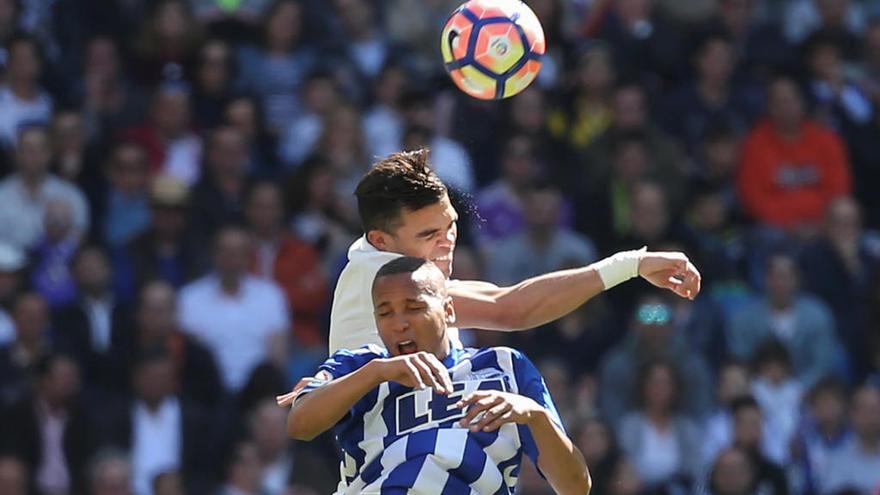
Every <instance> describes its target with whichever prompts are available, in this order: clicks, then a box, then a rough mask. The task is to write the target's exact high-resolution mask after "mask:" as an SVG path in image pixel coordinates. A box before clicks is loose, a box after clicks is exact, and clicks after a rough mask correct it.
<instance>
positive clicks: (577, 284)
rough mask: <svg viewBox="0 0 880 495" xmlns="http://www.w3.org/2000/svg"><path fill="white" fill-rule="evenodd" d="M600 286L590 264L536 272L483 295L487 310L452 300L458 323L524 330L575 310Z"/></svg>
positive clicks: (598, 290) (600, 287) (599, 290)
mask: <svg viewBox="0 0 880 495" xmlns="http://www.w3.org/2000/svg"><path fill="white" fill-rule="evenodd" d="M603 289H604V285H603V284H602V279H601V278H600V277H599V274H598V272H597V271H596V270H595V269H594V268H592V267H589V266H588V267H583V268H574V269H570V270H561V271H557V272H551V273H546V274H544V275H539V276H537V277H533V278H530V279H527V280H523V281H522V282H520V283H518V284H516V285H513V286H510V287H505V288H500V289H497V290H496V291H494V293H493V294H490V295H488V296H487V299H488V300H489V301H491V303H490V304H491V306H492V307H491V311H486V308H485V307H484V308H481V307H479V306H474V307H473V310H470V306H467V307H462V306H461V305H459V304H458V303H459V301H458V300H457V299H456V309H457V314H458V321H457V323H458V326H460V327H463V328H468V327H472V328H485V329H493V330H525V329H528V328H534V327H537V326H540V325H543V324H545V323H549V322H551V321H553V320H556V319H558V318H560V317H562V316H565V315H567V314H568V313H570V312H572V311H574V310H575V309H577V308H578V307H579V306H580V305H582V304H583V303H585V302H586V301H588V300H589V299H590V298H592V297H593V296H595V295H596V294H598V293H600V292H602V290H603Z"/></svg>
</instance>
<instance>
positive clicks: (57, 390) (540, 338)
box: [0, 0, 880, 495]
mask: <svg viewBox="0 0 880 495" xmlns="http://www.w3.org/2000/svg"><path fill="white" fill-rule="evenodd" d="M457 3H458V0H332V1H328V0H275V1H270V0H24V1H21V0H0V493H3V494H10V495H24V494H28V495H30V494H39V495H78V494H90V495H128V494H131V495H154V494H155V495H176V494H183V493H186V494H191V495H204V494H215V493H216V494H225V495H294V494H314V493H328V492H330V491H332V489H333V488H334V487H335V484H336V482H337V481H338V470H337V468H336V463H337V459H336V455H337V450H336V448H335V446H334V444H333V440H332V438H330V437H328V436H323V437H321V438H319V440H317V441H315V442H311V443H296V444H294V443H293V442H291V441H290V440H288V437H287V435H286V433H285V418H286V411H285V410H284V409H281V408H278V407H277V406H275V404H274V400H273V397H274V396H275V395H276V394H279V393H283V392H284V391H286V390H289V387H290V386H291V385H292V384H293V383H295V382H296V381H297V380H298V379H299V378H300V377H302V376H304V375H309V374H311V373H313V372H314V369H315V367H316V365H317V364H318V363H320V362H321V361H322V360H323V358H325V357H326V349H327V330H328V328H327V327H328V321H329V318H328V312H329V306H330V301H331V298H332V290H333V287H334V285H335V280H336V277H337V276H338V274H339V272H340V270H341V268H342V266H343V265H344V263H345V261H346V250H347V248H348V245H349V244H350V243H351V242H352V241H353V240H354V239H356V238H357V236H359V235H360V234H361V232H360V230H359V225H358V217H357V211H356V204H355V203H354V198H353V196H352V192H353V188H354V185H355V184H356V183H357V181H358V180H359V178H360V177H361V175H362V174H363V173H364V172H365V171H366V170H367V169H368V167H369V166H370V164H371V163H372V162H373V161H375V160H376V159H377V158H378V157H381V156H383V155H385V154H387V153H390V152H393V151H395V150H399V149H413V148H416V147H422V146H427V147H429V148H430V149H431V150H432V155H431V156H432V160H433V165H434V166H435V167H436V171H437V173H438V174H439V175H440V177H441V178H442V179H443V180H444V181H445V182H446V183H447V184H449V185H450V187H451V188H452V195H453V200H454V203H455V205H456V206H457V208H458V210H459V212H460V213H461V220H460V225H459V233H460V234H459V239H458V247H457V253H456V266H455V273H454V276H455V277H456V278H461V279H485V280H491V281H493V282H496V283H499V284H509V283H514V282H517V281H519V280H522V279H524V278H527V277H530V276H534V275H537V274H540V273H543V272H546V271H550V270H556V269H561V268H567V267H571V266H582V265H584V264H588V263H590V262H592V261H595V260H597V259H599V258H601V257H604V256H607V255H610V254H612V253H613V252H615V251H618V250H622V249H633V248H639V247H641V246H643V245H647V246H649V247H650V248H651V249H653V250H664V249H670V250H683V251H685V252H686V253H687V254H688V255H689V256H690V257H691V259H692V260H693V261H694V262H695V264H696V265H697V266H698V268H699V269H700V270H701V272H702V274H703V290H702V293H701V294H700V296H699V297H698V298H696V300H694V301H689V300H685V299H680V298H676V297H675V296H673V295H672V294H671V293H665V292H657V290H656V289H652V288H651V287H650V286H649V285H648V284H647V283H645V282H644V281H641V280H634V281H631V282H628V283H626V284H624V285H622V286H619V287H617V288H615V289H613V290H612V291H609V292H607V293H604V294H602V295H600V296H599V297H596V298H594V299H593V300H591V301H589V302H588V303H587V304H585V305H584V306H582V307H581V308H579V309H577V310H576V311H575V312H573V313H571V314H569V315H568V316H566V317H564V318H562V319H561V320H559V321H557V322H554V323H552V324H549V325H547V326H546V327H544V328H538V329H533V330H530V331H525V332H519V333H513V334H508V333H500V332H486V331H467V330H465V331H464V332H463V338H464V339H465V340H466V342H467V343H468V344H469V345H478V346H487V345H511V346H514V347H517V348H519V349H522V350H524V351H525V352H526V353H527V354H528V356H529V357H530V358H531V359H532V360H533V361H535V362H536V363H538V365H539V368H540V369H541V371H542V373H543V374H544V376H545V378H546V380H547V382H548V385H549V387H550V389H551V391H552V392H553V393H554V396H555V398H556V401H557V405H558V407H559V409H560V411H561V413H562V415H563V417H564V419H565V421H566V426H567V429H568V431H569V433H570V435H571V436H572V438H573V439H574V440H575V442H576V443H577V445H578V446H579V447H580V448H581V450H582V451H583V452H584V455H585V457H586V459H587V462H588V464H589V467H590V470H591V473H592V476H593V480H594V492H595V493H597V494H601V495H655V494H656V495H660V494H663V495H679V494H695V495H703V494H706V495H782V494H802V495H808V494H809V495H812V494H815V495H847V494H859V495H876V494H877V493H880V379H878V371H880V270H878V268H880V234H878V233H877V230H876V229H880V194H878V188H880V168H878V165H880V4H878V3H877V2H875V1H873V0H862V1H860V0H529V1H528V3H529V4H530V5H531V6H532V8H533V9H534V10H535V12H536V13H537V15H538V16H539V18H540V19H541V20H542V22H543V26H544V30H545V34H546V36H547V40H548V41H547V46H548V51H547V53H546V55H545V56H544V59H543V68H542V71H541V72H540V74H539V76H538V78H537V80H536V81H535V82H534V83H533V84H532V86H531V87H530V88H529V89H527V90H526V91H525V92H523V93H522V94H520V95H517V96H516V97H514V98H511V99H509V100H505V101H501V102H495V101H489V102H487V101H480V100H476V99H473V98H470V97H467V96H466V95H464V94H463V93H461V92H459V91H458V90H456V89H455V87H454V86H453V85H452V84H451V81H450V80H449V79H448V77H447V76H446V75H445V73H444V72H443V68H442V64H441V62H440V60H439V49H438V46H439V45H438V36H439V32H440V29H441V28H442V26H443V23H444V22H445V19H446V17H447V16H448V14H449V13H450V12H451V11H452V9H453V8H455V7H456V5H457ZM519 479H520V489H519V491H520V492H521V493H523V494H528V495H533V494H537V495H540V494H544V493H548V491H549V487H548V486H547V484H546V482H544V481H543V480H542V479H541V477H540V476H539V474H538V473H537V471H536V470H535V469H534V468H533V467H530V466H524V467H523V469H522V471H521V472H520V473H519Z"/></svg>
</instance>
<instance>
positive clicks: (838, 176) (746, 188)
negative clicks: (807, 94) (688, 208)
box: [737, 77, 852, 233]
mask: <svg viewBox="0 0 880 495" xmlns="http://www.w3.org/2000/svg"><path fill="white" fill-rule="evenodd" d="M737 188H738V190H739V195H740V198H741V200H742V203H743V205H744V207H745V209H746V211H747V212H748V213H749V214H750V215H752V216H753V217H754V218H755V219H756V220H758V221H759V222H761V223H763V224H766V225H769V226H772V227H779V228H783V229H785V230H789V231H795V232H798V233H803V232H805V231H806V232H809V231H811V230H813V229H814V228H816V227H818V225H819V222H820V221H821V220H822V215H823V212H824V211H825V208H826V206H827V205H828V203H830V202H831V200H832V199H834V198H836V197H838V196H843V195H847V194H849V192H850V190H851V188H852V184H851V182H850V168H849V161H848V159H847V155H846V149H845V146H844V144H843V142H842V141H841V139H840V138H839V137H838V136H837V135H836V134H835V133H834V132H833V131H831V130H828V129H825V128H823V127H822V126H820V125H819V124H818V123H816V122H814V121H812V120H810V119H808V118H807V116H806V115H805V111H804V100H803V96H802V94H801V92H800V89H799V88H798V86H797V85H796V83H795V82H794V81H793V80H792V79H789V78H787V77H779V78H776V79H774V80H772V81H771V82H770V84H769V87H768V115H767V118H766V119H763V120H762V121H759V122H758V124H757V125H755V127H754V128H753V129H752V130H751V132H750V133H749V134H748V136H747V137H746V140H745V143H744V145H743V153H742V158H741V161H740V167H739V176H738V178H737Z"/></svg>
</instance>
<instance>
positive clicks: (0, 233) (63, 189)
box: [0, 107, 89, 250]
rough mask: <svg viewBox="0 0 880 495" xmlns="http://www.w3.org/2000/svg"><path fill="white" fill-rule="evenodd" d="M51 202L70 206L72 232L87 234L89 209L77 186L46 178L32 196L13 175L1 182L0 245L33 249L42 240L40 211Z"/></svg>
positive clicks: (41, 213) (53, 177)
mask: <svg viewBox="0 0 880 495" xmlns="http://www.w3.org/2000/svg"><path fill="white" fill-rule="evenodd" d="M0 108H2V107H0ZM2 113H3V112H0V114H2ZM52 199H61V200H63V201H66V202H67V203H69V204H70V207H71V211H72V213H73V226H74V228H75V229H76V230H77V231H79V232H82V233H85V232H88V230H89V205H88V203H87V202H86V198H85V196H84V195H83V193H82V192H81V191H80V190H79V189H77V188H76V186H74V185H73V184H71V183H70V182H67V181H66V180H62V179H59V178H58V177H55V176H54V175H48V176H46V178H45V180H43V183H42V184H41V185H40V186H39V189H38V190H37V194H36V195H31V193H30V191H28V190H27V189H26V188H25V185H24V183H23V182H22V180H21V177H20V176H18V175H17V174H16V175H12V176H11V177H9V178H7V179H5V180H4V181H2V182H0V241H5V242H8V243H9V244H12V245H14V246H15V247H17V248H19V249H24V250H27V249H30V248H32V247H34V244H36V243H37V242H38V241H39V240H40V238H41V237H42V236H43V211H44V210H45V208H46V204H47V203H48V202H49V200H52Z"/></svg>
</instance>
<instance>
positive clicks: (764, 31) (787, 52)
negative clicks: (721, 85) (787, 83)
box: [706, 0, 797, 81]
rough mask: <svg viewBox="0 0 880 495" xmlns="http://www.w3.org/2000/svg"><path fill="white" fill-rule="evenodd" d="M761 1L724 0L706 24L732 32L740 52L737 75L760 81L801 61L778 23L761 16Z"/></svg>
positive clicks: (736, 50)
mask: <svg viewBox="0 0 880 495" xmlns="http://www.w3.org/2000/svg"><path fill="white" fill-rule="evenodd" d="M760 7H761V4H760V2H755V1H754V0H721V1H720V2H718V9H717V11H716V14H717V17H716V19H715V20H714V22H712V21H710V22H709V23H708V26H707V28H706V30H707V31H709V32H718V31H720V32H723V33H725V34H726V35H727V36H730V39H731V41H732V42H733V46H734V51H735V52H736V53H737V55H738V56H737V70H736V76H735V77H737V78H742V79H746V80H752V81H760V80H763V79H764V78H766V77H767V75H768V74H771V73H772V72H773V71H775V70H780V69H794V68H795V67H794V66H795V65H796V63H797V61H796V60H795V56H794V53H793V50H792V47H791V45H789V43H788V42H787V41H786V39H785V37H784V36H783V35H782V33H780V31H779V28H778V26H777V25H776V24H775V23H774V22H771V21H770V20H768V19H766V18H763V19H762V18H760V17H759V16H758V13H759V11H760Z"/></svg>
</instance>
